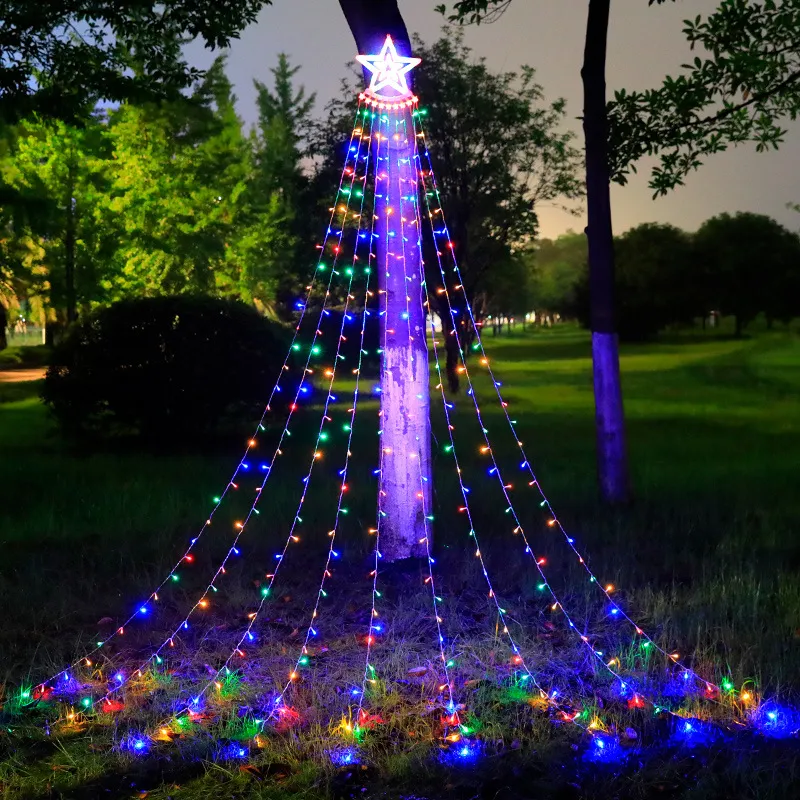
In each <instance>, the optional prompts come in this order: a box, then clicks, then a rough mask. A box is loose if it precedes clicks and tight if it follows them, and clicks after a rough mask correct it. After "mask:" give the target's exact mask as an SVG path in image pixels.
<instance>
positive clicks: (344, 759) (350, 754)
mask: <svg viewBox="0 0 800 800" xmlns="http://www.w3.org/2000/svg"><path fill="white" fill-rule="evenodd" d="M328 757H329V758H330V760H331V763H332V764H335V765H336V766H337V767H346V766H349V765H350V764H358V763H359V758H358V751H357V750H356V749H355V748H353V747H340V748H337V749H336V750H330V751H328Z"/></svg>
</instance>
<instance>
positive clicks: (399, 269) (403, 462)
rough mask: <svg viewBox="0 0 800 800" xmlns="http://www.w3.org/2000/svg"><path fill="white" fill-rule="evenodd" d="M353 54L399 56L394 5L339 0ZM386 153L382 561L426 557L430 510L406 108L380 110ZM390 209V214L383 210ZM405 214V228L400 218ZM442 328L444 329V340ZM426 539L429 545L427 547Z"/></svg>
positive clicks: (380, 199) (381, 235)
mask: <svg viewBox="0 0 800 800" xmlns="http://www.w3.org/2000/svg"><path fill="white" fill-rule="evenodd" d="M339 2H340V5H341V7H342V10H343V11H344V14H345V17H346V19H347V22H348V25H349V26H350V29H351V31H352V32H353V36H354V37H355V40H356V45H357V46H358V50H359V52H360V53H377V52H380V49H381V47H382V46H383V43H384V41H385V39H386V36H387V34H389V35H391V36H392V39H393V40H394V43H395V46H396V47H397V49H398V51H399V52H400V54H401V55H409V54H410V52H411V45H410V42H409V37H408V32H407V31H406V28H405V24H404V23H403V19H402V17H401V16H400V11H399V10H398V8H397V0H339ZM381 114H382V115H384V116H386V117H388V122H382V123H381V133H382V135H383V136H386V137H388V141H387V143H388V152H387V149H384V148H381V153H382V158H381V160H380V161H379V162H378V163H377V165H376V166H377V167H378V169H377V172H380V173H382V175H384V176H385V177H384V178H383V179H381V180H376V189H375V192H376V199H375V212H376V214H377V215H378V216H377V220H376V233H377V236H378V239H377V241H378V243H379V247H378V259H377V265H378V288H379V290H380V299H381V312H382V313H381V341H382V343H383V347H384V355H383V363H382V365H381V430H382V433H381V437H380V441H381V447H382V453H381V474H380V480H379V491H380V493H381V498H380V504H381V509H382V511H383V516H382V518H381V538H380V552H381V555H382V557H383V560H384V561H385V562H393V561H400V560H402V559H406V558H410V557H425V556H426V555H427V552H428V547H426V545H425V537H426V536H427V537H430V530H429V528H430V526H429V525H427V523H426V519H425V517H426V515H430V514H431V513H432V491H431V490H432V469H431V439H430V436H431V434H430V389H429V372H428V359H427V347H426V338H425V309H424V307H423V297H422V296H423V287H422V280H423V277H422V275H423V273H422V263H421V257H420V252H419V247H418V244H417V238H418V236H419V235H420V234H419V231H418V229H417V228H416V227H411V226H410V225H409V223H410V222H411V221H412V220H413V219H414V217H415V215H416V212H415V211H414V210H413V207H412V205H411V203H410V202H409V201H408V200H406V201H405V202H403V200H402V197H403V196H404V195H405V196H408V194H409V192H410V191H413V192H416V191H417V188H416V187H417V176H416V163H415V159H416V146H417V145H416V137H415V136H414V126H413V125H412V120H411V114H410V110H408V109H403V110H387V111H383V112H381ZM389 209H391V213H387V212H388V210H389ZM403 217H405V219H406V223H405V225H404V224H403V223H402V218H403ZM448 330H449V326H445V336H446V334H447V331H448ZM430 544H431V543H430V542H429V543H428V546H430Z"/></svg>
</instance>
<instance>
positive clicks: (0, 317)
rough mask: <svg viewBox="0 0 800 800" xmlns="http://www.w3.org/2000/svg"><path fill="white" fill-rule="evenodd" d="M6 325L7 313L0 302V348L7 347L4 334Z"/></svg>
mask: <svg viewBox="0 0 800 800" xmlns="http://www.w3.org/2000/svg"><path fill="white" fill-rule="evenodd" d="M7 325H8V313H7V312H6V307H5V306H4V305H3V304H2V303H0V350H5V349H6V347H8V337H7V336H6V326H7Z"/></svg>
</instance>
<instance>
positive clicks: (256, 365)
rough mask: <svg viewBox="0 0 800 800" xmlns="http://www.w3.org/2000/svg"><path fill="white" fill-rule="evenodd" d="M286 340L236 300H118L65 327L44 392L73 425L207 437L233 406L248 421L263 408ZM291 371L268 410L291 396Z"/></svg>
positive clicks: (103, 431) (152, 437)
mask: <svg viewBox="0 0 800 800" xmlns="http://www.w3.org/2000/svg"><path fill="white" fill-rule="evenodd" d="M288 345H289V337H288V336H287V335H286V332H285V329H283V328H282V327H281V326H280V325H278V324H276V323H273V322H269V321H268V320H266V319H264V318H263V317H262V316H261V315H260V314H259V313H258V312H257V311H256V310H255V309H254V308H252V307H250V306H247V305H244V304H243V303H240V302H237V301H228V300H218V299H216V298H211V297H191V296H181V297H158V298H139V299H134V300H123V301H121V302H119V303H116V304H114V305H112V306H110V307H108V308H104V309H102V310H99V311H97V312H95V313H93V314H92V315H91V316H89V317H87V318H85V319H84V320H82V321H81V322H80V323H78V324H77V325H75V326H74V327H73V328H72V329H70V331H69V332H68V333H67V335H66V337H65V338H64V340H63V341H62V342H61V344H59V345H58V346H57V347H56V349H55V350H54V352H53V358H52V361H51V366H50V368H49V369H48V371H47V375H46V378H45V384H44V389H43V393H42V396H43V399H44V400H45V402H46V403H47V404H48V405H49V406H50V408H51V409H52V411H53V413H54V414H55V416H56V418H57V419H58V421H59V423H60V425H61V426H62V429H63V430H64V431H66V432H67V433H69V434H74V435H87V434H93V435H100V436H109V435H113V434H118V433H123V434H126V433H135V434H138V435H140V436H141V437H144V438H145V439H147V440H149V441H175V440H176V437H178V438H181V439H185V438H186V437H197V436H204V435H207V434H209V433H211V432H213V431H215V430H216V429H218V428H219V426H220V424H221V423H222V422H223V421H225V420H227V419H233V418H234V416H235V415H236V416H238V417H239V418H240V419H241V420H242V421H243V422H244V423H245V427H246V426H249V425H251V424H253V422H254V421H255V420H257V419H258V418H259V417H260V415H261V411H262V410H263V406H264V404H265V403H266V401H267V399H268V398H269V394H270V391H271V390H272V387H273V385H274V383H275V380H276V378H277V377H278V374H279V372H280V370H281V365H282V364H283V359H284V357H285V355H286V350H287V348H288ZM291 380H296V379H292V378H290V376H289V375H288V374H287V376H286V377H285V378H284V379H283V380H282V384H281V385H282V386H283V391H282V392H280V393H279V394H276V396H275V398H273V402H272V404H271V409H272V413H273V414H281V413H284V412H285V410H286V407H287V405H288V403H290V402H291V400H292V398H293V397H294V392H293V391H292V389H293V388H296V382H295V383H294V386H291V385H290V381H291ZM167 437H169V439H167Z"/></svg>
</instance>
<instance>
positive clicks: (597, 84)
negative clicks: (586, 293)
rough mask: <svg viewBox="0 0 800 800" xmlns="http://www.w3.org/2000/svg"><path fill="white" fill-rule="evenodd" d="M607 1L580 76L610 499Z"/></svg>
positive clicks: (612, 402) (613, 386)
mask: <svg viewBox="0 0 800 800" xmlns="http://www.w3.org/2000/svg"><path fill="white" fill-rule="evenodd" d="M610 5H611V0H589V17H588V22H587V26H586V48H585V51H584V62H583V69H582V70H581V77H582V78H583V89H584V112H583V129H584V134H585V137H586V206H587V212H588V218H589V219H588V226H587V228H586V235H587V238H588V241H589V290H590V295H591V300H590V303H591V309H590V310H591V331H592V367H593V373H594V400H595V420H596V432H597V433H596V435H597V467H598V478H599V483H600V493H601V495H602V497H603V499H604V500H606V501H607V502H610V503H625V502H627V501H628V500H629V499H630V482H629V477H628V457H627V446H626V441H625V414H624V410H623V405H622V385H621V380H620V371H619V348H618V340H617V333H616V318H615V309H614V234H613V229H612V225H611V191H610V183H611V182H610V178H609V166H608V114H607V111H606V51H607V43H608V17H609V11H610Z"/></svg>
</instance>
